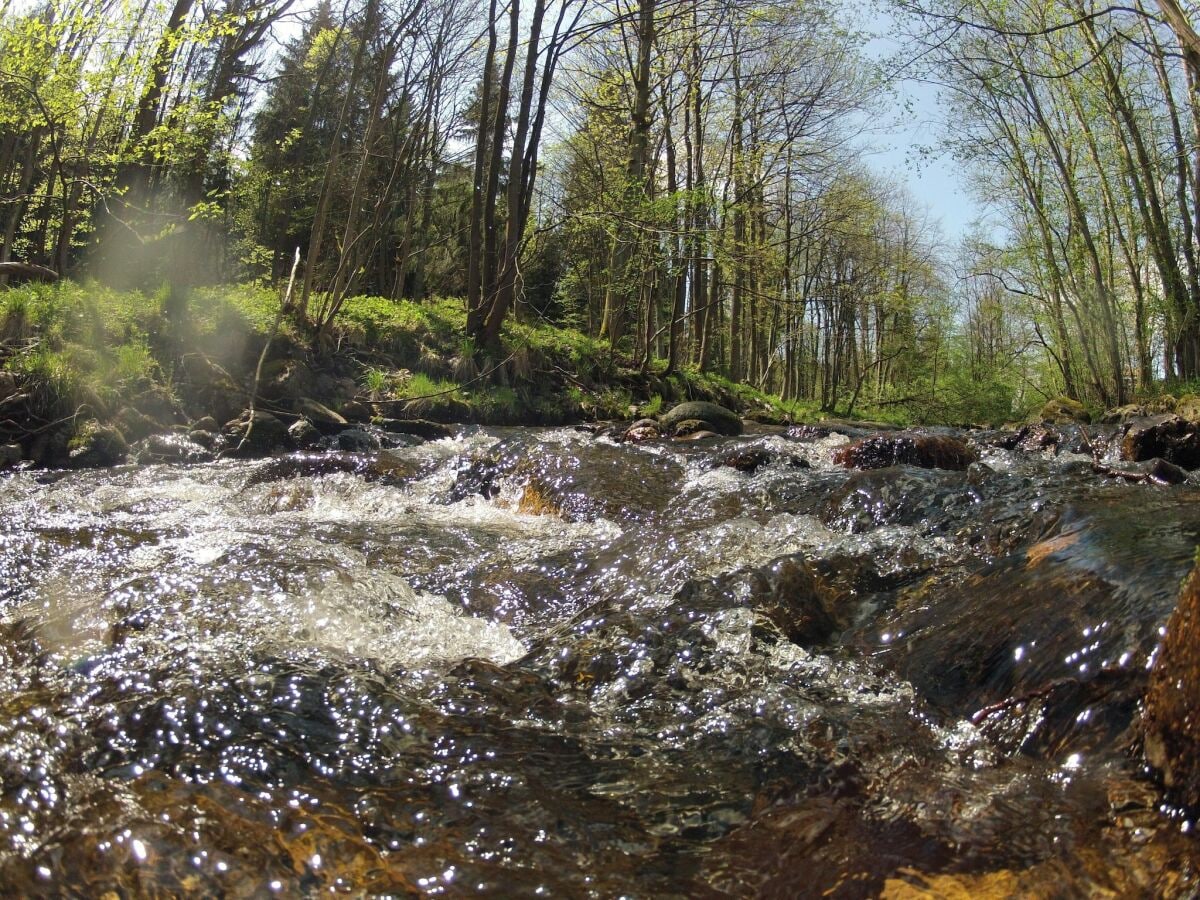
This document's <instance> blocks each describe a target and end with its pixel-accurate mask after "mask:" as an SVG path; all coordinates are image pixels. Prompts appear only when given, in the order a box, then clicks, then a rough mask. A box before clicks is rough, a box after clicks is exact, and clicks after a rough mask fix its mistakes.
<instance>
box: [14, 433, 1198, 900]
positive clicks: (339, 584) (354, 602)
mask: <svg viewBox="0 0 1200 900" xmlns="http://www.w3.org/2000/svg"><path fill="white" fill-rule="evenodd" d="M818 434H820V432H817V433H816V434H811V433H810V434H807V435H805V434H803V433H802V434H801V436H799V437H787V436H785V435H782V434H756V435H748V436H746V437H742V438H737V439H722V440H708V441H699V442H696V443H677V442H662V443H649V444H642V445H638V446H631V445H619V444H616V443H612V442H611V441H609V440H608V439H606V438H602V437H601V438H597V437H594V436H593V435H591V434H588V433H584V432H581V431H573V430H569V429H560V430H508V431H498V430H477V431H473V432H470V433H467V434H465V435H464V436H462V437H460V438H458V439H455V440H441V441H435V442H430V443H426V444H422V445H420V446H416V447H410V448H401V449H396V450H390V451H384V452H383V453H381V454H380V455H378V456H376V457H370V458H368V457H350V456H335V455H327V456H324V457H315V456H314V457H290V458H284V459H274V460H261V461H256V462H244V461H243V462H233V461H223V462H218V463H212V464H202V465H192V466H182V465H180V466H167V465H154V466H144V467H140V468H137V467H127V468H121V469H115V470H107V471H89V472H75V473H69V474H63V473H36V472H24V473H18V474H14V475H10V476H8V477H6V478H3V479H2V480H0V515H2V521H0V703H2V704H3V709H2V711H0V787H2V796H0V885H4V886H6V893H9V894H20V895H84V896H93V897H98V896H103V895H106V892H107V895H108V896H146V895H148V896H173V895H178V894H184V893H186V894H202V895H218V894H220V895H225V896H231V897H239V896H263V895H271V894H273V893H274V894H278V895H280V896H315V895H317V894H326V893H328V892H330V891H331V890H332V891H343V892H346V893H352V894H364V893H367V894H383V895H413V894H438V895H445V896H459V895H463V894H468V893H474V892H485V893H491V894H496V895H501V896H506V897H507V896H560V897H592V896H594V897H615V896H630V897H670V896H679V897H684V896H686V897H704V896H750V895H757V896H780V897H794V896H844V897H858V896H875V895H881V894H882V895H888V896H896V897H900V896H915V895H918V894H919V893H921V892H928V893H930V894H932V895H938V896H988V895H991V896H1010V895H1026V896H1043V895H1044V896H1097V895H1104V896H1146V895H1151V894H1159V895H1174V896H1191V895H1194V894H1195V893H1196V892H1197V891H1198V890H1200V887H1198V885H1200V880H1198V877H1200V875H1198V872H1197V868H1196V864H1197V860H1198V859H1200V855H1198V854H1197V852H1196V847H1195V843H1194V838H1193V836H1192V834H1191V833H1190V830H1191V824H1190V822H1189V821H1188V820H1187V818H1186V817H1185V816H1184V815H1183V814H1181V813H1179V812H1178V811H1174V810H1171V809H1170V808H1168V807H1166V806H1164V805H1163V804H1162V801H1161V799H1160V797H1159V795H1158V793H1157V792H1156V790H1155V788H1154V786H1153V784H1152V782H1150V781H1149V780H1148V779H1147V778H1146V777H1145V776H1144V773H1143V772H1141V770H1140V768H1139V763H1138V757H1137V753H1136V736H1135V729H1134V728H1132V727H1131V725H1132V723H1134V721H1135V719H1136V713H1137V703H1138V698H1139V696H1140V692H1141V691H1142V689H1143V687H1144V685H1145V681H1146V669H1147V666H1148V665H1149V663H1150V662H1151V660H1152V655H1153V652H1154V649H1155V646H1156V644H1157V641H1158V639H1159V635H1160V630H1161V627H1162V625H1163V623H1164V622H1165V620H1166V618H1167V616H1168V615H1169V613H1170V610H1171V608H1172V606H1173V603H1174V599H1175V595H1176V591H1177V588H1178V584H1179V581H1180V579H1181V578H1182V577H1183V576H1184V575H1185V574H1186V572H1187V571H1188V569H1189V567H1190V565H1191V559H1192V554H1193V552H1194V549H1195V547H1196V544H1197V543H1200V503H1197V501H1198V500H1200V487H1198V486H1197V485H1195V484H1184V485H1180V486H1175V487H1158V486H1150V485H1135V484H1125V483H1121V482H1117V481H1114V480H1112V479H1106V478H1104V477H1101V476H1098V475H1096V474H1095V473H1094V472H1093V471H1092V468H1091V466H1090V464H1089V462H1088V461H1087V460H1084V459H1082V458H1080V457H1076V456H1072V455H1070V454H1069V453H1064V454H1062V455H1059V456H1055V455H1054V453H1053V452H1052V450H1053V448H1051V449H1047V450H1039V451H1037V452H1025V451H1021V450H1005V449H999V448H998V446H991V445H990V444H998V443H999V442H996V441H990V440H989V436H987V435H977V436H975V438H974V440H975V441H976V443H977V444H978V446H979V447H980V448H981V450H982V461H981V462H980V463H976V464H975V465H973V466H972V467H971V468H970V469H969V470H967V471H964V472H950V471H941V470H925V469H917V468H911V467H904V466H902V467H893V468H887V469H880V470H874V471H866V472H859V471H848V470H846V469H844V468H841V467H839V466H836V465H834V464H833V462H832V455H833V452H834V451H835V450H836V448H837V447H838V446H841V445H843V444H844V443H845V442H846V441H847V438H845V437H844V436H841V435H838V434H829V435H826V436H823V437H820V436H816V435H818ZM731 463H732V464H736V465H730V464H731ZM743 469H750V470H752V471H743Z"/></svg>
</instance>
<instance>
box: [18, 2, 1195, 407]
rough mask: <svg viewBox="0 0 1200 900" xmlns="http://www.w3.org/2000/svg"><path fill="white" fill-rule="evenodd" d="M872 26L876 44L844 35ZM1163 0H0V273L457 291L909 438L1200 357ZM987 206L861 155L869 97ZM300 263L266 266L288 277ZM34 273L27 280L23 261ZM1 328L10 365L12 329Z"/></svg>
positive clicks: (1158, 373) (1191, 184) (1180, 113)
mask: <svg viewBox="0 0 1200 900" xmlns="http://www.w3.org/2000/svg"><path fill="white" fill-rule="evenodd" d="M875 15H878V16H881V17H884V18H883V19H881V21H884V22H886V23H887V28H888V30H889V33H890V35H891V37H892V38H893V39H894V41H895V43H896V46H898V47H900V48H901V49H900V50H899V51H898V52H897V54H896V55H895V56H893V57H890V58H880V57H879V56H878V55H877V54H876V55H872V54H868V53H866V52H865V47H866V41H867V34H868V31H869V28H870V26H871V22H872V21H873V20H872V16H875ZM1193 18H1194V17H1193V16H1192V15H1191V13H1190V12H1189V10H1187V9H1185V8H1184V7H1182V6H1180V5H1179V3H1177V2H1176V0H1158V2H1157V4H1154V5H1145V4H1143V3H1142V2H1141V0H1137V2H1135V3H1133V4H1131V5H1127V6H1121V7H1110V6H1104V5H1100V4H1095V3H1091V2H1088V0H1055V2H1052V3H1044V2H1040V0H1039V2H1032V0H1000V2H997V0H967V2H962V3H949V2H945V0H892V2H891V5H890V6H888V7H887V8H886V9H883V8H880V9H878V10H875V11H874V12H871V11H868V14H867V15H866V17H865V21H863V20H862V19H863V17H862V16H860V17H859V19H860V21H858V22H855V21H853V18H852V17H851V16H850V14H849V10H847V9H844V8H842V7H841V6H840V5H838V4H837V3H836V2H835V0H770V2H764V0H610V2H597V0H555V2H548V0H532V2H530V0H526V3H525V4H522V3H521V2H520V0H507V2H504V0H486V2H482V0H389V2H386V3H384V2H381V0H345V2H340V0H339V2H334V0H320V2H319V3H317V4H316V5H312V4H303V5H302V4H297V3H296V2H295V0H173V2H170V3H166V4H159V3H152V2H149V0H48V2H42V3H28V2H21V0H4V2H2V3H0V269H3V270H4V271H6V272H7V273H9V274H6V275H3V276H0V277H2V278H3V279H4V280H5V281H7V280H8V279H9V278H12V277H14V276H16V275H20V274H22V273H23V274H24V275H29V274H34V275H38V274H40V275H44V276H46V277H53V276H60V277H63V278H70V279H72V280H75V281H77V282H88V283H91V281H90V280H94V282H95V283H98V284H104V285H107V286H109V287H112V288H116V289H120V290H134V289H137V290H143V291H155V290H160V291H161V290H163V289H164V286H166V287H165V290H166V294H165V295H166V296H169V298H171V299H170V301H169V303H173V304H175V305H176V306H183V307H186V305H187V303H188V299H187V298H188V296H189V291H191V290H192V289H195V288H200V287H211V286H214V285H232V284H247V283H257V284H265V285H272V286H275V287H276V288H277V290H278V291H279V293H280V295H281V296H282V294H283V286H284V285H285V284H287V283H288V282H289V280H290V281H292V290H291V291H290V293H289V294H288V295H287V298H286V300H287V305H288V308H287V310H286V314H287V317H288V319H289V320H290V321H292V322H293V323H295V325H296V327H298V328H299V329H301V330H302V331H303V332H304V333H305V334H306V335H308V336H309V337H310V338H311V340H312V342H313V346H314V347H320V346H322V341H323V340H326V341H327V340H328V339H329V336H330V335H331V334H333V333H334V332H336V329H337V326H338V322H339V316H340V315H341V314H342V312H343V310H344V309H345V305H346V303H347V301H349V300H350V299H351V298H355V297H364V296H366V297H372V298H380V299H381V300H382V301H386V302H395V303H400V302H407V303H415V304H427V303H434V302H439V303H444V302H446V299H447V298H449V299H451V300H453V301H454V302H457V303H460V304H461V305H462V309H463V311H464V313H465V319H464V324H463V325H462V328H461V333H459V334H457V335H456V339H457V341H458V346H459V348H460V350H461V352H462V353H463V354H464V355H466V356H469V357H471V358H473V359H476V360H478V361H480V362H479V363H478V364H477V365H475V366H474V367H473V369H472V370H473V371H484V372H485V373H486V372H487V371H488V366H487V365H486V362H487V361H488V360H498V359H500V358H502V357H503V356H504V353H505V352H506V350H505V343H504V341H505V338H504V331H503V330H504V328H505V327H507V323H511V322H514V321H515V322H527V323H529V322H536V323H540V324H544V325H549V326H553V327H555V328H563V329H574V330H576V331H578V332H582V333H583V335H585V336H586V337H588V338H592V339H595V340H597V341H599V342H601V344H602V345H604V346H606V347H608V348H610V351H611V353H612V355H613V356H614V357H616V358H619V359H621V360H622V362H623V363H624V364H625V365H627V366H629V367H631V368H632V369H635V370H640V371H642V372H647V371H653V372H657V373H661V374H668V375H669V374H670V373H673V372H676V371H679V370H688V371H696V372H701V373H714V374H716V375H720V376H722V377H724V378H727V379H729V380H730V381H732V382H734V383H738V384H745V385H749V386H751V387H753V388H755V389H757V390H759V391H762V392H763V393H765V394H770V395H773V396H775V397H778V398H780V400H782V401H783V402H803V403H807V404H811V406H812V407H814V408H818V409H820V410H823V411H826V412H833V411H837V412H840V413H844V414H854V413H856V412H859V411H864V410H865V411H874V412H876V413H878V414H884V415H886V414H891V415H895V416H899V417H903V418H908V419H911V420H919V421H929V422H948V423H965V422H994V423H996V424H999V423H1001V422H1004V421H1012V420H1015V419H1017V418H1019V417H1020V416H1021V415H1022V414H1023V413H1024V412H1026V411H1028V410H1029V409H1031V408H1034V407H1036V406H1040V405H1041V404H1042V403H1044V402H1045V401H1046V400H1047V399H1049V398H1052V397H1056V396H1059V395H1066V396H1068V397H1071V398H1074V399H1076V400H1079V401H1082V402H1083V403H1085V404H1087V405H1089V406H1092V407H1095V408H1097V409H1103V408H1109V407H1115V406H1120V405H1122V404H1126V403H1129V402H1130V401H1132V400H1133V399H1135V398H1137V397H1144V396H1147V395H1152V394H1154V393H1156V392H1158V391H1161V390H1163V389H1164V388H1169V387H1172V386H1178V385H1180V384H1183V385H1187V384H1188V383H1189V382H1191V381H1193V380H1195V379H1197V378H1198V377H1200V318H1198V312H1200V258H1198V257H1200V246H1198V241H1200V234H1198V233H1200V206H1198V202H1197V201H1198V193H1197V191H1198V183H1200V36H1198V35H1197V32H1196V31H1195V29H1194V27H1193V24H1192V22H1193ZM902 79H917V80H919V81H922V82H926V83H930V84H934V85H937V86H938V90H939V94H940V96H941V98H942V107H943V108H942V111H941V113H942V119H943V123H942V124H943V128H942V131H941V134H940V136H939V138H938V142H937V146H935V147H932V148H931V151H932V152H936V153H939V154H943V155H946V156H948V157H949V158H951V159H953V160H954V163H955V165H956V166H958V167H960V168H961V170H962V171H963V172H964V173H965V177H966V178H967V179H968V180H969V183H970V185H971V189H972V190H973V191H974V192H975V193H976V195H977V196H978V198H979V201H980V203H981V204H982V207H983V208H985V209H986V210H987V211H988V216H987V220H986V221H983V222H981V223H980V224H979V226H978V227H976V228H975V229H974V230H972V231H970V232H969V233H967V234H965V235H954V236H947V235H945V234H943V232H942V230H941V228H940V226H939V223H938V222H937V221H936V219H934V217H933V216H932V215H931V214H930V212H929V204H928V200H929V198H922V197H919V196H914V195H913V194H912V193H911V192H910V191H909V190H908V189H907V188H906V187H905V186H904V184H903V183H902V179H901V178H898V177H896V176H895V175H888V176H885V175H881V174H879V172H878V171H877V170H876V169H875V168H873V167H872V166H871V165H870V162H869V156H870V147H871V141H872V140H875V141H880V140H882V141H886V140H887V135H886V133H882V132H881V130H880V127H879V125H878V123H881V122H885V121H894V120H896V119H897V117H900V118H902V117H903V111H902V110H900V109H898V107H897V100H896V96H897V95H896V94H895V93H894V91H895V89H896V88H897V85H898V84H899V83H900V81H901V80H902ZM297 260H298V262H296V265H295V268H294V270H293V262H294V261H297ZM46 270H48V271H46ZM10 349H11V348H10Z"/></svg>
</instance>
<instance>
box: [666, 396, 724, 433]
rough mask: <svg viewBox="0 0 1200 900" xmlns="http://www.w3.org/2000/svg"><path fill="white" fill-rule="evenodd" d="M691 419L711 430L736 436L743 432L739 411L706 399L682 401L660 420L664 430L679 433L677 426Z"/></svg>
mask: <svg viewBox="0 0 1200 900" xmlns="http://www.w3.org/2000/svg"><path fill="white" fill-rule="evenodd" d="M691 419H695V420H697V421H700V422H703V423H705V424H706V425H707V427H708V430H709V431H715V432H717V433H718V434H725V435H731V436H736V435H739V434H741V433H742V420H741V417H739V416H738V414H737V413H735V412H733V411H732V410H730V409H726V408H725V407H724V406H721V405H719V404H716V403H709V402H708V401H706V400H690V401H688V402H687V403H680V404H679V405H677V406H675V407H673V408H672V409H671V410H670V411H668V412H667V413H665V414H664V415H662V416H661V417H660V418H659V420H658V421H659V424H660V425H661V426H662V427H663V429H664V430H666V431H670V432H672V433H673V434H678V433H679V432H678V430H677V427H676V426H678V425H679V424H680V423H682V422H686V421H688V420H691ZM697 430H698V429H697Z"/></svg>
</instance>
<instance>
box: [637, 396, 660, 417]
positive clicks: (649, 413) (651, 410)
mask: <svg viewBox="0 0 1200 900" xmlns="http://www.w3.org/2000/svg"><path fill="white" fill-rule="evenodd" d="M662 408H663V398H662V394H654V395H653V396H652V397H651V398H650V399H649V400H648V401H646V402H645V403H643V404H642V405H641V406H640V407H639V408H638V415H640V416H645V417H646V418H648V419H652V418H654V417H656V416H657V415H658V414H659V413H660V412H662Z"/></svg>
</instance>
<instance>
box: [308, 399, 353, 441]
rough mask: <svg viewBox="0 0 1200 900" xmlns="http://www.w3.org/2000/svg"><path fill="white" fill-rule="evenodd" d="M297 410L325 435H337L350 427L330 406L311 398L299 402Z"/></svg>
mask: <svg viewBox="0 0 1200 900" xmlns="http://www.w3.org/2000/svg"><path fill="white" fill-rule="evenodd" d="M295 409H296V412H298V413H299V414H300V415H301V416H303V417H304V418H306V419H308V421H309V422H311V423H312V424H313V425H314V426H315V427H316V428H317V430H318V431H320V432H321V433H323V434H336V433H337V432H339V431H342V430H343V429H345V428H347V427H348V426H349V425H350V423H349V422H347V421H346V419H345V417H344V416H341V415H338V414H337V413H335V412H334V411H333V410H332V409H330V408H329V407H328V406H325V405H324V404H323V403H318V402H317V401H316V400H313V399H311V398H310V397H301V398H300V399H299V400H297V401H296V404H295Z"/></svg>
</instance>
